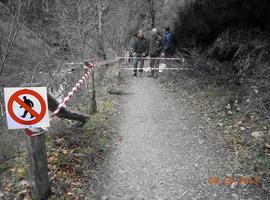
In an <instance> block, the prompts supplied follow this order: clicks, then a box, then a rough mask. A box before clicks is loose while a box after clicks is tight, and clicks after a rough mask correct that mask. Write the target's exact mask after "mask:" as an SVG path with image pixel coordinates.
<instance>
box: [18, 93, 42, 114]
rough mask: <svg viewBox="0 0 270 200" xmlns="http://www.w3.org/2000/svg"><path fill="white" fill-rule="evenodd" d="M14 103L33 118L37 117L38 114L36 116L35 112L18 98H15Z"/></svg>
mask: <svg viewBox="0 0 270 200" xmlns="http://www.w3.org/2000/svg"><path fill="white" fill-rule="evenodd" d="M15 101H16V102H17V103H18V104H19V105H20V106H22V107H23V108H24V109H25V110H27V111H28V112H29V113H30V114H31V115H33V116H34V117H36V118H37V117H38V116H39V115H40V114H38V113H37V112H36V111H34V110H33V109H32V108H31V107H30V106H28V105H27V104H26V103H24V102H23V101H22V100H21V99H20V98H19V97H16V98H15Z"/></svg>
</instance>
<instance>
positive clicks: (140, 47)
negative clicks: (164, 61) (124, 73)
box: [133, 31, 149, 76]
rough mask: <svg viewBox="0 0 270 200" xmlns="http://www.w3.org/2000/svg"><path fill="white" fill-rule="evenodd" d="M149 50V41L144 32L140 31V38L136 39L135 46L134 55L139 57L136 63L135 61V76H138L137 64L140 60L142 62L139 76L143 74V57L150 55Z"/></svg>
mask: <svg viewBox="0 0 270 200" xmlns="http://www.w3.org/2000/svg"><path fill="white" fill-rule="evenodd" d="M148 50H149V44H148V41H147V39H146V38H145V37H144V33H143V32H142V31H139V33H138V38H137V39H136V41H135V43H134V46H133V56H134V57H136V58H138V59H135V63H134V71H133V72H134V73H133V75H134V76H137V66H138V63H139V62H140V69H139V76H142V73H143V67H144V59H143V58H144V57H146V56H147V55H148ZM140 58H142V59H140Z"/></svg>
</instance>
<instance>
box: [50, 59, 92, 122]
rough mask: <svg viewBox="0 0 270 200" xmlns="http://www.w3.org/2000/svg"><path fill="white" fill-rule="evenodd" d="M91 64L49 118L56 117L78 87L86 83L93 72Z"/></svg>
mask: <svg viewBox="0 0 270 200" xmlns="http://www.w3.org/2000/svg"><path fill="white" fill-rule="evenodd" d="M93 66H94V65H93V64H92V63H90V64H88V65H87V66H86V67H87V68H88V70H87V72H86V73H85V74H84V75H83V76H82V78H81V79H80V80H79V81H78V82H77V83H76V84H75V86H74V87H73V88H72V90H71V91H70V92H69V93H68V95H67V96H66V97H65V98H64V99H63V101H62V103H60V104H59V105H58V108H57V109H56V110H55V111H54V112H53V114H52V116H51V117H54V116H56V115H57V114H58V113H59V112H60V110H61V108H63V107H66V104H67V102H68V101H70V99H71V98H72V97H73V96H74V94H75V93H76V92H77V91H78V90H79V89H80V87H81V86H82V85H83V84H84V83H85V82H86V80H87V79H88V78H89V76H90V74H91V73H92V72H93V69H92V68H93Z"/></svg>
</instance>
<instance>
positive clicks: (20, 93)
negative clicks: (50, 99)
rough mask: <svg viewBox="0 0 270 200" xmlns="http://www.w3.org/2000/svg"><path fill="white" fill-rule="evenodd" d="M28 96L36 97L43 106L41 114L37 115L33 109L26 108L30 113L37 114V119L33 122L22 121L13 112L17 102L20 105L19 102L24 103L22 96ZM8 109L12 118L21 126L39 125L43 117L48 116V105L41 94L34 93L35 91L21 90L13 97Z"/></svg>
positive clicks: (35, 115)
mask: <svg viewBox="0 0 270 200" xmlns="http://www.w3.org/2000/svg"><path fill="white" fill-rule="evenodd" d="M27 94H30V95H32V96H34V97H36V98H37V100H38V101H39V103H40V106H41V112H40V113H36V112H35V111H34V110H33V109H32V108H30V107H28V108H25V107H24V108H25V109H26V110H27V111H28V112H29V113H31V112H32V113H35V114H34V115H33V116H34V117H35V119H33V120H30V121H25V120H22V119H20V118H19V117H17V116H16V115H15V113H14V111H13V104H14V103H15V102H17V103H18V101H22V100H21V99H20V98H19V96H20V95H27ZM18 104H19V105H20V106H22V105H21V104H20V103H18ZM7 109H8V113H9V115H10V117H11V118H12V119H13V120H14V121H16V122H17V123H19V124H23V125H33V124H37V123H38V122H40V121H41V120H42V119H43V117H44V116H45V114H46V110H47V109H46V103H45V101H44V99H43V98H42V96H41V95H40V94H38V93H37V92H35V91H33V90H28V89H23V90H19V91H17V92H15V93H14V94H13V95H11V97H10V99H9V101H8V104H7ZM32 113H31V114H32Z"/></svg>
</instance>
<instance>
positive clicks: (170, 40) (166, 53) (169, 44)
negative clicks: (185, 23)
mask: <svg viewBox="0 0 270 200" xmlns="http://www.w3.org/2000/svg"><path fill="white" fill-rule="evenodd" d="M174 43H175V38H174V35H173V33H172V32H171V31H170V27H169V26H166V27H165V34H164V40H163V49H162V57H166V58H167V57H172V56H173V54H174V48H175V47H174Z"/></svg>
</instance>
